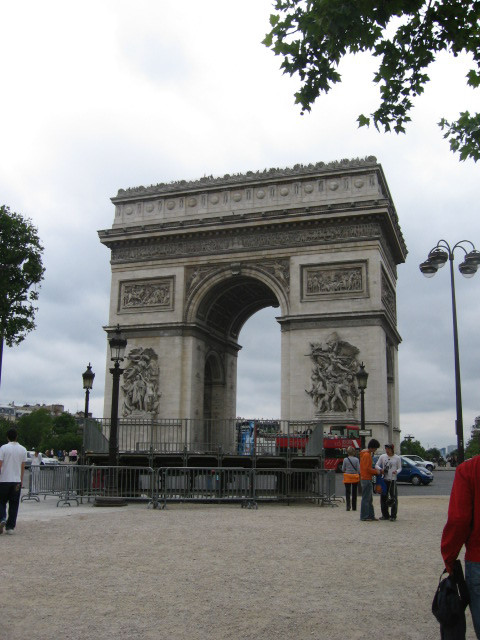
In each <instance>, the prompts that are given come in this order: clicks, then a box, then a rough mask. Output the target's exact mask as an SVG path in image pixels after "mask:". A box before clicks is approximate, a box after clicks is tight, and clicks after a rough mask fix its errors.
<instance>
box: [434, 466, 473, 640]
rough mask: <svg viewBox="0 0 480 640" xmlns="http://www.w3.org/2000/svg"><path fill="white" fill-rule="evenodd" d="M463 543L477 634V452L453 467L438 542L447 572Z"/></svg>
mask: <svg viewBox="0 0 480 640" xmlns="http://www.w3.org/2000/svg"><path fill="white" fill-rule="evenodd" d="M463 545H465V580H466V583H467V588H468V593H469V595H470V611H471V612H472V619H473V626H474V627H475V633H476V634H477V638H480V456H475V457H474V458H471V459H470V460H467V461H466V462H463V463H462V464H460V465H459V466H458V467H457V470H456V471H455V478H454V480H453V487H452V492H451V494H450V503H449V505H448V518H447V524H446V525H445V528H444V529H443V534H442V542H441V551H442V556H443V561H444V563H445V567H446V569H447V571H448V573H449V574H452V573H453V564H454V562H455V560H456V559H457V557H458V554H459V553H460V549H461V548H462V546H463Z"/></svg>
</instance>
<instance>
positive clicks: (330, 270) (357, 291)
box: [302, 262, 368, 302]
mask: <svg viewBox="0 0 480 640" xmlns="http://www.w3.org/2000/svg"><path fill="white" fill-rule="evenodd" d="M366 270H367V263H366V262H357V263H351V262H348V263H337V264H335V263H334V264H332V263H329V264H328V265H309V266H304V267H302V301H303V302H308V301H309V300H318V299H320V298H328V299H331V298H338V297H341V298H344V297H348V298H358V297H365V296H367V295H368V291H367V282H368V280H367V275H366Z"/></svg>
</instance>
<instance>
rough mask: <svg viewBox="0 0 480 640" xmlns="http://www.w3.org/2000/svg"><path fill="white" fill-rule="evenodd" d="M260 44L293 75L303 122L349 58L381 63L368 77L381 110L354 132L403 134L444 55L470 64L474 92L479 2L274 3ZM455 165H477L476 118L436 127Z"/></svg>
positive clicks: (479, 58)
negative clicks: (456, 158) (368, 57)
mask: <svg viewBox="0 0 480 640" xmlns="http://www.w3.org/2000/svg"><path fill="white" fill-rule="evenodd" d="M275 10H276V11H277V13H274V14H272V15H271V16H270V25H271V30H270V32H269V33H268V34H267V35H266V37H265V39H264V41H263V43H264V44H265V45H266V46H267V47H269V48H271V49H272V50H273V52H274V53H275V54H276V55H279V56H281V57H282V58H283V62H282V63H281V69H283V71H284V73H288V74H289V75H291V76H293V75H295V74H298V76H299V77H300V81H301V87H300V89H299V91H298V92H297V93H296V94H295V101H296V103H297V104H299V105H300V106H301V109H302V114H303V113H304V112H305V111H310V110H311V107H312V105H313V103H314V102H315V100H316V99H317V98H318V97H319V96H320V94H322V93H328V92H329V91H330V90H331V89H332V87H333V85H335V84H336V83H337V82H341V79H342V78H341V75H340V74H339V72H338V66H339V64H340V61H341V60H342V58H343V57H344V56H345V55H347V54H356V53H360V52H369V53H372V54H373V56H375V57H377V58H379V59H380V63H379V66H378V70H377V72H376V73H375V75H374V77H373V81H374V83H376V84H378V85H379V87H380V99H381V101H380V105H379V107H378V108H377V109H376V110H375V111H374V112H373V113H371V114H370V115H369V116H366V115H364V114H360V115H359V116H358V119H357V122H358V124H359V126H360V127H362V126H369V125H370V124H371V123H373V125H374V126H375V127H376V128H377V129H378V130H379V131H380V130H383V131H391V130H393V131H395V132H396V133H404V132H405V125H406V124H407V123H408V122H409V121H410V120H411V118H410V111H411V109H412V106H413V99H414V98H416V97H417V96H419V95H421V94H422V93H423V92H424V87H425V84H426V83H427V82H428V81H429V79H430V78H429V76H428V73H427V69H428V67H429V65H430V64H431V63H433V62H434V61H435V59H436V57H437V55H438V54H439V53H440V52H442V51H445V52H447V53H450V54H451V55H453V56H454V57H457V56H458V55H460V54H462V53H466V54H469V55H470V57H471V62H472V68H471V69H470V70H469V72H468V73H467V76H466V81H467V84H468V85H469V86H470V87H473V88H478V86H479V85H480V1H478V0H477V1H473V2H472V1H465V0H388V2H387V1H386V0H375V1H371V0H355V1H354V2H352V0H277V1H276V3H275ZM438 124H439V126H440V127H441V129H442V130H443V132H444V138H447V139H449V142H450V148H451V150H452V151H454V152H458V153H459V154H460V160H466V159H467V158H472V159H473V160H474V161H475V162H476V161H477V160H478V159H479V158H480V114H479V113H474V114H470V113H469V112H468V111H464V112H462V113H460V116H459V118H458V120H456V121H453V122H449V121H447V120H446V119H445V118H442V119H441V121H440V122H439V123H438Z"/></svg>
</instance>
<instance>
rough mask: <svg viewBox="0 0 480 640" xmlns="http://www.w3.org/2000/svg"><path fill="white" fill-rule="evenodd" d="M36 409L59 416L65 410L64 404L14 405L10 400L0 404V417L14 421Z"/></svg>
mask: <svg viewBox="0 0 480 640" xmlns="http://www.w3.org/2000/svg"><path fill="white" fill-rule="evenodd" d="M38 409H46V410H47V411H48V412H49V414H50V415H51V416H59V415H61V414H62V413H64V412H65V406H64V405H63V404H23V405H16V404H15V403H14V402H11V403H10V404H2V405H0V417H2V418H7V420H12V421H15V420H17V419H18V418H21V417H22V416H25V415H28V414H30V413H33V412H34V411H38Z"/></svg>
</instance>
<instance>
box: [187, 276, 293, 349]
mask: <svg viewBox="0 0 480 640" xmlns="http://www.w3.org/2000/svg"><path fill="white" fill-rule="evenodd" d="M279 306H280V304H279V301H278V299H277V296H276V295H275V293H274V292H273V291H272V289H271V288H270V287H269V286H268V285H266V284H265V283H264V282H262V281H261V280H258V279H256V278H253V277H251V276H233V277H231V278H229V279H228V280H223V281H221V282H218V283H217V284H215V285H214V286H213V287H211V289H210V290H209V291H208V292H207V293H206V294H205V296H204V297H203V299H202V301H201V303H200V305H199V307H198V311H197V317H198V319H200V320H201V321H202V322H203V323H205V324H206V325H207V326H208V328H209V329H213V330H214V331H216V332H218V333H220V334H222V335H223V336H225V337H227V338H231V339H232V338H233V339H234V340H237V339H238V336H239V334H240V330H241V329H242V327H243V325H244V324H245V322H246V321H247V320H248V319H249V318H250V317H251V316H252V315H254V314H255V313H256V312H257V311H260V310H261V309H265V308H266V307H275V308H277V307H279Z"/></svg>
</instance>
